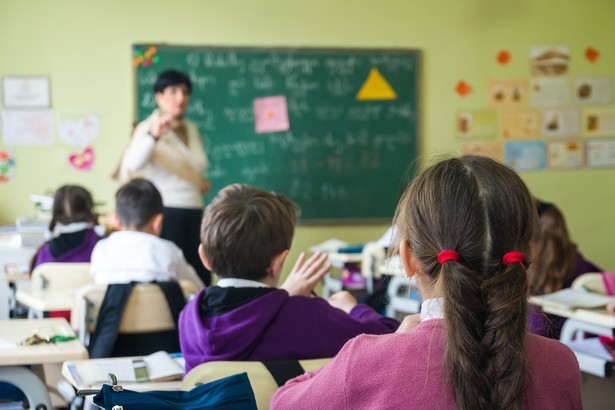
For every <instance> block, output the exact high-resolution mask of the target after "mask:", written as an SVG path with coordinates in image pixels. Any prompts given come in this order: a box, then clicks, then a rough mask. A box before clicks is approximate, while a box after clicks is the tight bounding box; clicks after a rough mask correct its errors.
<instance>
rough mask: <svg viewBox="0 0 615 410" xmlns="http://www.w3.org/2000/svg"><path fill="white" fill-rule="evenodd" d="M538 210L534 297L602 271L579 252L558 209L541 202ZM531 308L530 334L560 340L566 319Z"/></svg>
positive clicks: (530, 272)
mask: <svg viewBox="0 0 615 410" xmlns="http://www.w3.org/2000/svg"><path fill="white" fill-rule="evenodd" d="M537 208H538V216H539V218H540V219H539V225H540V230H539V231H537V233H536V235H535V237H534V238H533V240H532V264H531V266H530V267H529V269H528V278H529V285H530V294H531V295H544V294H547V293H553V292H557V291H558V290H562V289H564V288H569V287H570V286H571V285H572V282H573V281H574V280H575V279H576V278H578V277H579V276H580V275H582V274H584V273H588V272H601V271H602V270H601V269H600V268H598V267H597V266H596V265H594V264H593V263H591V262H590V261H588V260H586V259H585V258H583V255H581V253H580V252H579V251H578V249H577V246H576V245H575V243H574V242H572V239H571V237H570V235H569V233H568V228H567V227H566V220H565V219H564V215H563V214H562V212H561V211H560V209H559V208H558V207H557V206H555V205H554V204H550V203H546V202H542V201H537ZM530 308H531V316H530V317H531V320H530V331H531V332H533V333H536V334H539V335H541V336H546V337H551V338H553V339H559V336H560V332H561V330H562V326H563V324H564V322H565V318H562V317H560V316H555V315H548V314H545V313H543V312H542V311H541V310H540V308H538V307H536V306H531V307H530Z"/></svg>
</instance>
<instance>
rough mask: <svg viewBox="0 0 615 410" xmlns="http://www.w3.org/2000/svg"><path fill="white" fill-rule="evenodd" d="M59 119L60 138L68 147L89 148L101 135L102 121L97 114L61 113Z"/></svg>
mask: <svg viewBox="0 0 615 410" xmlns="http://www.w3.org/2000/svg"><path fill="white" fill-rule="evenodd" d="M59 117H60V118H59V124H58V137H59V138H60V139H61V140H62V141H63V142H64V143H66V144H68V145H72V146H75V147H87V146H88V145H91V144H92V142H93V141H94V140H95V139H96V138H98V135H99V134H100V119H99V117H98V115H97V114H95V113H91V112H81V111H61V112H60V113H59Z"/></svg>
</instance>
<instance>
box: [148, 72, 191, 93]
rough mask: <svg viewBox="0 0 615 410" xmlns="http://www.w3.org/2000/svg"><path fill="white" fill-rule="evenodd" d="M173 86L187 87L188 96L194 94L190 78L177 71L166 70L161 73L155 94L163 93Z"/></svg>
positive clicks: (157, 80) (155, 86)
mask: <svg viewBox="0 0 615 410" xmlns="http://www.w3.org/2000/svg"><path fill="white" fill-rule="evenodd" d="M173 85H185V86H186V88H188V94H192V82H191V81H190V78H188V76H187V75H186V74H184V73H182V72H181V71H177V70H166V71H163V72H162V73H160V74H159V75H158V78H157V79H156V83H155V84H154V93H161V92H163V91H164V89H165V88H167V87H170V86H173Z"/></svg>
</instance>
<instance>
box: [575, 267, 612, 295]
mask: <svg viewBox="0 0 615 410" xmlns="http://www.w3.org/2000/svg"><path fill="white" fill-rule="evenodd" d="M570 287H572V288H573V289H583V290H588V291H590V292H594V293H600V294H602V295H606V294H607V291H606V287H605V286H604V280H603V278H602V273H601V272H590V273H584V274H582V275H580V276H579V277H578V278H576V279H575V280H574V281H573V282H572V285H571V286H570Z"/></svg>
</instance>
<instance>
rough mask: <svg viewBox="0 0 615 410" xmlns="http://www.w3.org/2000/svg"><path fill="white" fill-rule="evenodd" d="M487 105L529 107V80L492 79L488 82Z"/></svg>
mask: <svg viewBox="0 0 615 410" xmlns="http://www.w3.org/2000/svg"><path fill="white" fill-rule="evenodd" d="M487 90H488V91H487V92H488V96H487V104H488V105H489V106H490V107H502V106H516V107H525V106H527V80H526V79H525V78H516V79H512V78H505V79H490V80H489V81H488V82H487Z"/></svg>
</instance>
